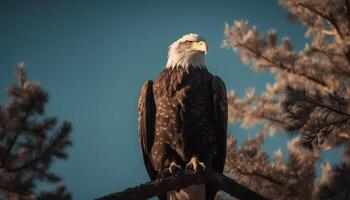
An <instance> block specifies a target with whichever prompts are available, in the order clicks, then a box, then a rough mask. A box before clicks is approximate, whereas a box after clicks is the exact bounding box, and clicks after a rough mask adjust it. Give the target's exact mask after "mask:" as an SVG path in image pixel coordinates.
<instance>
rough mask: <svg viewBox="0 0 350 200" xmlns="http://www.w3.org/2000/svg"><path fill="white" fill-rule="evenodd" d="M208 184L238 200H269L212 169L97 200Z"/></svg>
mask: <svg viewBox="0 0 350 200" xmlns="http://www.w3.org/2000/svg"><path fill="white" fill-rule="evenodd" d="M208 182H210V183H211V184H213V185H215V186H217V187H218V188H219V189H221V190H223V191H225V192H227V193H229V194H230V195H232V196H233V197H236V198H238V199H242V200H244V199H246V200H249V199H250V200H251V199H254V200H267V198H265V197H263V196H261V195H260V194H258V193H256V192H254V191H252V190H250V189H248V188H247V187H245V186H243V185H241V184H239V183H237V182H236V181H235V180H233V179H231V178H229V177H227V176H225V175H222V174H220V173H218V172H216V171H214V170H212V169H207V170H206V172H204V173H202V174H188V173H184V172H180V173H179V174H176V175H174V176H170V177H168V178H164V179H158V180H155V181H152V182H148V183H146V184H142V185H140V186H137V187H134V188H129V189H126V190H124V191H122V192H117V193H112V194H109V195H107V196H104V197H100V198H98V199H97V200H136V199H147V198H151V197H153V196H157V195H161V194H164V193H166V192H169V191H172V190H180V189H181V188H184V187H187V186H189V185H192V184H204V183H208Z"/></svg>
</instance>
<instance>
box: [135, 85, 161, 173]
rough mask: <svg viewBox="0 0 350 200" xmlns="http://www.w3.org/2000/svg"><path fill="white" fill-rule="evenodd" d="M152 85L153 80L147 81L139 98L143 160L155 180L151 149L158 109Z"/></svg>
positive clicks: (140, 139) (139, 123)
mask: <svg viewBox="0 0 350 200" xmlns="http://www.w3.org/2000/svg"><path fill="white" fill-rule="evenodd" d="M152 87H153V82H152V81H146V82H145V83H144V84H143V86H142V89H141V92H140V96H139V100H138V129H139V142H140V146H141V150H142V155H143V161H144V163H145V166H146V169H147V172H148V175H149V177H150V178H151V180H155V179H156V178H157V172H156V171H155V170H154V168H153V165H152V157H151V156H152V155H151V150H152V146H153V141H154V135H155V128H154V123H155V117H156V109H155V103H154V98H153V89H152Z"/></svg>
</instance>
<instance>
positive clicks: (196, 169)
mask: <svg viewBox="0 0 350 200" xmlns="http://www.w3.org/2000/svg"><path fill="white" fill-rule="evenodd" d="M185 170H186V171H187V172H193V173H195V174H198V173H201V172H204V171H205V164H204V163H203V162H199V160H198V158H197V157H192V158H191V160H190V162H188V163H187V165H186V168H185Z"/></svg>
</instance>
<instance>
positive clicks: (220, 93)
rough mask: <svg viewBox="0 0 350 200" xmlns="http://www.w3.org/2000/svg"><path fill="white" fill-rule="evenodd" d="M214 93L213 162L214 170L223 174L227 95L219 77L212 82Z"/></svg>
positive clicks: (215, 77)
mask: <svg viewBox="0 0 350 200" xmlns="http://www.w3.org/2000/svg"><path fill="white" fill-rule="evenodd" d="M212 91H213V98H214V101H213V102H214V113H215V126H216V148H217V149H216V155H215V156H214V160H213V166H212V167H213V169H214V170H216V171H217V172H220V173H222V172H223V170H224V166H225V159H226V138H227V116H228V113H227V112H228V110H227V94H226V87H225V83H224V82H223V81H222V80H221V79H220V77H218V76H214V77H213V80H212Z"/></svg>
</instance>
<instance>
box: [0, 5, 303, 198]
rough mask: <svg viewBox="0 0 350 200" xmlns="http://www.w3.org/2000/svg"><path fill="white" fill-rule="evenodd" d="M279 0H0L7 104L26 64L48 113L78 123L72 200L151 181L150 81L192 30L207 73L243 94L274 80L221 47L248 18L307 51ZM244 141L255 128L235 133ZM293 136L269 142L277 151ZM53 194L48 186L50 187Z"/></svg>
mask: <svg viewBox="0 0 350 200" xmlns="http://www.w3.org/2000/svg"><path fill="white" fill-rule="evenodd" d="M286 15H287V14H286V11H285V10H284V9H283V8H282V7H281V6H279V5H278V2H277V1H274V0H266V1H260V0H255V1H254V0H235V1H232V0H231V1H181V0H180V1H124V2H123V1H108V0H104V1H83V0H77V1H68V0H63V1H50V0H49V1H44V0H42V1H19V0H12V1H3V0H1V1H0V30H1V31H0V44H1V45H0V88H1V91H0V99H1V100H2V101H6V93H5V88H6V87H7V86H8V85H9V84H11V83H13V82H14V80H15V79H14V78H15V69H16V65H17V63H18V62H22V61H23V62H24V63H25V64H26V66H27V71H28V76H29V78H30V79H33V80H36V81H37V82H39V83H40V84H42V85H43V87H44V88H45V89H46V90H47V91H48V92H49V97H50V100H49V104H48V105H47V114H48V115H55V116H58V118H59V119H60V120H61V121H62V120H68V121H70V122H71V123H72V124H73V133H72V140H73V142H74V146H73V147H72V148H70V149H69V155H70V158H69V160H67V161H58V162H55V163H54V165H53V169H54V171H55V172H57V173H58V174H59V175H61V176H62V177H63V180H64V182H65V184H66V185H67V186H68V188H69V190H70V191H71V192H72V193H73V197H74V199H92V198H95V197H98V196H101V195H104V194H108V193H111V192H115V191H119V190H122V189H124V188H126V187H130V186H135V185H138V184H140V183H141V182H145V181H147V180H148V177H147V174H146V171H145V169H144V166H143V161H142V157H141V153H140V148H139V146H138V141H137V113H136V107H137V98H138V93H139V89H140V87H141V85H142V83H143V82H144V81H145V80H147V79H154V78H155V77H156V76H157V74H158V73H159V72H160V71H161V70H162V68H163V67H164V65H165V63H166V59H167V58H166V56H167V49H168V46H169V45H170V44H171V43H172V42H173V41H175V40H177V39H178V38H179V37H181V36H182V35H184V34H186V33H190V32H194V33H199V34H201V35H203V36H204V37H205V38H206V40H207V41H208V44H209V53H208V54H207V56H206V63H207V66H208V69H209V70H210V71H211V72H212V73H214V74H217V75H219V76H221V77H222V79H223V80H224V81H225V83H226V86H227V88H228V89H229V90H235V91H236V92H237V93H238V95H240V96H242V95H243V94H244V92H245V90H246V89H247V88H248V87H255V88H256V90H257V92H261V91H262V90H263V89H264V88H265V85H266V83H268V82H270V83H271V82H273V76H272V75H270V74H268V73H261V74H257V73H255V72H253V71H251V70H250V69H249V67H247V66H244V65H243V64H242V63H241V62H240V60H239V58H238V56H237V55H236V54H234V52H233V51H232V50H229V49H224V48H221V47H220V46H221V43H222V40H223V39H224V33H223V30H224V24H225V22H227V23H229V24H232V23H233V21H234V20H239V19H244V20H248V21H249V23H250V24H253V25H256V26H257V27H258V29H259V30H261V31H264V32H266V31H267V30H269V29H271V28H274V29H276V30H277V32H278V33H279V35H280V36H289V37H290V38H291V40H292V41H293V42H294V44H295V47H296V48H299V49H300V48H302V47H303V45H304V42H305V41H304V37H303V34H304V29H303V27H301V26H300V25H297V24H295V23H292V22H289V21H288V20H287V19H286ZM230 132H232V133H234V134H235V135H236V136H237V137H238V139H239V141H243V139H244V138H246V137H247V135H248V134H254V133H255V130H248V131H247V130H242V129H240V128H239V126H237V125H236V126H231V127H230ZM285 140H286V137H282V138H277V139H276V138H274V139H270V140H269V141H267V143H266V145H265V148H266V150H267V151H269V152H272V151H274V150H276V149H277V148H279V147H281V141H283V142H284V141H285ZM44 187H46V186H44Z"/></svg>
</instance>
